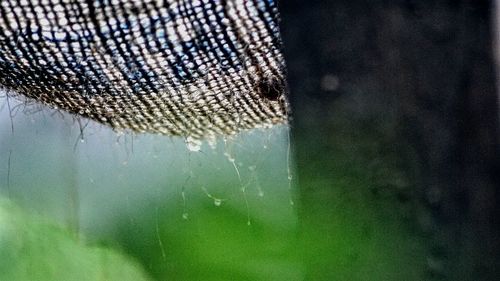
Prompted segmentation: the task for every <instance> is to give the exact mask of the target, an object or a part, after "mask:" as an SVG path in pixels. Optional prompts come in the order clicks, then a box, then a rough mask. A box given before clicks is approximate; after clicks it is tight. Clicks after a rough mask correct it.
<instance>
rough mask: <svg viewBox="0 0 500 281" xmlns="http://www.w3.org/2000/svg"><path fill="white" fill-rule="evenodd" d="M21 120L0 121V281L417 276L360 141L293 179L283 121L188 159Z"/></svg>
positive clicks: (410, 220) (408, 233) (401, 219)
mask: <svg viewBox="0 0 500 281" xmlns="http://www.w3.org/2000/svg"><path fill="white" fill-rule="evenodd" d="M3 114H5V113H3ZM22 116H24V115H20V116H18V117H16V118H15V119H14V121H15V122H14V125H15V130H14V131H13V132H12V131H11V127H10V123H9V122H4V123H2V124H0V125H1V126H0V148H1V149H0V159H2V160H3V163H0V167H1V169H0V190H1V194H2V199H1V203H0V259H1V260H2V262H1V263H0V280H13V281H18V280H26V281H28V280H179V281H191V280H192V281H194V280H208V281H210V280H214V281H215V280H237V281H247V280H248V281H258V280H259V281H260V280H264V281H267V280H273V281H274V280H276V281H281V280H283V281H295V280H297V281H299V280H314V281H331V280H339V281H344V280H345V281H358V280H359V281H362V280H369V281H372V280H375V281H376V280H380V281H390V280H405V281H412V280H415V281H419V280H427V277H428V276H427V275H425V270H426V267H427V265H428V263H429V261H428V260H427V259H426V256H427V255H426V253H427V252H426V251H427V249H426V247H424V240H423V239H424V238H425V237H424V236H423V235H422V233H420V232H419V231H417V230H416V229H415V226H414V214H413V213H412V212H413V210H414V209H415V208H413V207H414V206H413V205H412V204H413V203H412V201H411V200H408V199H406V200H404V201H405V203H404V204H403V203H401V202H400V201H401V200H397V197H398V196H399V197H401V196H400V195H397V194H394V193H392V192H390V190H394V188H385V187H386V186H393V187H394V186H396V188H395V189H396V190H397V189H398V188H399V187H404V186H405V183H404V177H402V176H401V175H400V174H398V173H397V169H394V167H393V166H394V165H395V164H394V161H393V159H392V158H378V160H377V161H378V162H377V163H368V162H366V161H365V159H367V158H371V157H358V156H360V155H363V154H366V153H368V154H370V153H374V151H378V150H380V149H381V148H383V147H384V144H376V143H374V142H372V141H371V139H370V137H373V136H370V134H371V133H370V134H367V136H366V137H364V136H362V135H358V136H356V137H353V138H352V139H346V138H345V136H344V137H342V138H339V140H340V139H342V140H344V141H346V142H345V143H342V142H339V140H331V141H334V142H337V143H336V146H337V147H338V150H337V151H336V152H335V155H332V156H331V161H330V162H329V163H314V162H311V165H310V168H311V170H309V171H305V174H302V173H301V174H297V173H296V172H295V171H294V162H293V153H292V152H293V151H292V152H290V147H289V145H290V144H289V135H288V132H289V128H288V127H286V126H281V127H280V126H278V127H275V128H271V129H266V130H256V131H253V132H248V133H244V134H241V135H239V136H236V137H232V138H227V139H218V140H217V144H216V145H215V146H214V144H213V143H212V144H210V143H207V142H204V144H203V145H202V148H201V150H200V151H198V152H196V151H189V150H188V149H187V147H186V144H185V143H184V140H183V139H180V138H173V139H170V138H166V137H162V136H133V135H130V134H116V133H115V132H112V131H109V130H108V129H107V128H103V127H98V126H97V127H95V128H92V127H88V128H87V129H86V131H84V137H83V140H82V137H81V135H80V130H79V128H78V126H76V127H75V125H74V124H73V123H72V119H64V118H63V119H62V120H63V121H61V122H59V121H57V120H60V119H59V118H54V117H51V116H50V115H43V116H44V117H43V118H33V119H30V118H25V117H22ZM2 118H3V117H2ZM0 120H7V121H9V118H8V117H7V118H3V119H0ZM58 122H59V123H58ZM33 128H39V129H37V130H33ZM366 131H367V132H369V130H366ZM305 139H306V138H305ZM33 142H34V143H35V145H33ZM354 147H355V148H357V149H358V150H359V151H354V150H353V148H354ZM312 157H314V156H312ZM396 165H397V164H396ZM332 167H333V168H332ZM322 168H323V169H326V168H328V169H332V170H331V178H329V179H327V180H328V182H329V183H331V182H333V183H334V184H328V185H326V186H325V184H324V183H323V182H321V181H318V179H317V178H316V177H315V176H314V173H315V169H316V170H318V171H319V170H320V169H322ZM308 175H310V177H308ZM298 176H300V177H301V178H297V177H298ZM289 178H292V183H291V182H290V180H289ZM297 183H300V185H297ZM374 190H377V192H374ZM398 194H399V193H398ZM404 196H407V195H404ZM408 197H409V198H411V195H408ZM292 203H293V204H292ZM436 266H439V264H438V265H436Z"/></svg>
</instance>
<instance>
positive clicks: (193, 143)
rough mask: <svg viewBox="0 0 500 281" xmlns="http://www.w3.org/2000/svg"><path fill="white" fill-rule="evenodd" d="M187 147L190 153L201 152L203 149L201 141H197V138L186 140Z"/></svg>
mask: <svg viewBox="0 0 500 281" xmlns="http://www.w3.org/2000/svg"><path fill="white" fill-rule="evenodd" d="M186 146H187V148H188V149H189V150H190V151H195V152H197V151H200V149H201V140H200V139H196V138H193V137H191V136H190V137H187V138H186Z"/></svg>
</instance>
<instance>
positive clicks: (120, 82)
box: [0, 0, 287, 137]
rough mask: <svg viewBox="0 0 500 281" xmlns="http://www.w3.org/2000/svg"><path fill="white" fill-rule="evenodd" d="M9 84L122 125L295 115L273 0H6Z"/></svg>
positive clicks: (1, 76) (184, 127)
mask: <svg viewBox="0 0 500 281" xmlns="http://www.w3.org/2000/svg"><path fill="white" fill-rule="evenodd" d="M0 13H1V16H0V84H1V85H2V86H3V87H4V88H6V89H7V90H10V92H14V93H17V94H22V95H23V96H25V97H28V98H30V99H35V100H38V101H41V102H43V103H45V104H48V105H51V106H53V107H56V108H60V109H63V110H66V111H69V112H71V113H74V114H77V115H79V116H84V117H88V118H91V119H94V120H97V121H98V122H101V123H105V124H108V125H110V126H112V127H114V128H116V129H131V130H133V131H137V132H153V133H161V134H167V135H182V136H192V137H203V136H207V135H211V134H232V133H235V132H238V131H240V130H242V129H249V128H255V127H259V126H269V125H272V124H276V123H282V122H285V121H286V109H287V102H286V98H285V95H284V88H285V87H284V82H283V81H284V71H283V69H284V63H283V58H282V54H281V41H280V38H279V32H278V12H277V8H276V3H275V1H273V0H229V1H224V0H198V1H197V0H194V1H190V0H169V1H165V0H163V1H162V0H1V1H0Z"/></svg>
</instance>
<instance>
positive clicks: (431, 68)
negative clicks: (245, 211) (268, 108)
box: [280, 0, 500, 280]
mask: <svg viewBox="0 0 500 281" xmlns="http://www.w3.org/2000/svg"><path fill="white" fill-rule="evenodd" d="M280 8H281V13H282V19H283V20H282V27H281V29H282V36H283V40H284V44H285V57H286V60H287V64H288V79H289V80H288V82H289V87H290V91H291V101H292V108H293V121H292V132H293V144H294V148H295V152H296V165H297V171H298V176H299V180H300V198H301V201H302V202H303V204H304V205H306V206H322V207H321V208H320V207H318V208H314V207H312V208H303V209H302V210H301V212H300V213H299V217H300V219H299V220H300V221H301V223H302V226H303V227H302V235H303V236H307V235H308V232H309V230H310V229H313V228H312V227H311V226H314V225H322V226H323V227H324V228H323V231H322V233H321V234H317V233H316V235H317V236H316V238H315V239H317V240H321V241H323V242H324V243H323V244H322V245H324V246H323V247H321V248H320V249H311V250H310V251H306V253H305V256H307V257H308V264H309V265H310V267H309V268H310V270H309V271H308V272H307V276H308V278H307V279H308V280H379V279H380V280H384V277H380V276H385V280H410V279H409V278H408V277H403V276H405V275H404V274H403V273H402V272H408V271H409V270H410V268H414V267H417V268H418V269H417V271H418V273H415V274H416V275H414V278H413V279H411V280H498V278H499V276H500V259H499V253H500V249H499V242H500V238H499V234H500V224H499V218H500V201H499V199H500V193H499V190H498V189H499V187H500V178H499V177H500V170H499V167H500V166H499V163H500V162H499V160H500V158H499V156H500V155H499V141H498V140H499V122H498V116H499V110H498V109H499V105H498V93H497V90H496V82H497V81H496V80H498V73H497V72H495V65H494V56H493V50H494V48H495V47H494V45H493V39H494V37H495V36H494V35H498V30H496V29H495V28H494V26H493V24H494V22H495V21H494V9H493V3H492V1H482V0H480V1H427V0H423V1H413V0H400V1H397V0H394V1H382V0H379V1H358V0H350V1H343V0H339V1H282V2H281V7H280ZM353 173H357V174H353ZM353 178H356V179H358V180H360V179H364V180H366V181H367V184H358V183H357V182H352V179H353ZM346 194H347V195H346ZM349 194H350V195H352V196H351V197H349V198H351V200H350V201H349V200H348V201H346V200H344V201H342V203H335V204H332V202H338V201H339V198H340V197H341V196H343V197H346V196H350V195H349ZM360 202H362V203H360ZM357 205H363V206H360V207H359V208H360V209H361V208H369V209H370V210H371V211H370V213H371V216H369V217H360V216H357V215H356V214H352V216H350V217H349V216H348V217H343V218H339V217H338V215H337V214H338V213H342V212H343V210H345V208H346V206H347V207H351V208H356V207H353V206H357ZM325 206H326V208H325ZM366 206H368V207H366ZM325 209H326V210H325ZM344 220H345V221H346V222H347V223H343V222H344ZM326 222H328V223H326ZM382 222H386V223H388V224H390V225H393V224H394V223H395V224H397V228H398V229H407V231H408V232H407V233H408V235H407V236H408V237H409V238H408V239H410V240H412V241H413V239H415V241H420V242H419V243H420V245H421V247H418V249H420V250H421V251H422V252H418V251H415V250H414V249H412V248H411V246H409V245H410V244H411V243H410V242H408V241H403V242H402V241H399V240H393V238H394V237H393V236H391V235H390V233H389V232H391V231H392V229H391V226H386V227H383V226H380V225H381V224H383V223H382ZM349 223H350V224H352V225H353V228H354V233H357V234H355V235H359V237H360V239H361V240H362V241H364V242H363V243H364V244H363V243H355V244H350V245H349V246H345V245H344V246H345V247H346V249H348V250H347V251H345V253H342V254H341V255H343V258H340V260H341V261H342V262H334V261H338V259H330V260H328V259H325V260H324V261H319V260H318V251H319V252H323V253H325V254H326V255H327V256H328V255H330V256H334V255H338V254H339V251H338V248H339V247H341V246H339V244H340V243H339V242H338V239H337V240H336V238H338V236H337V234H339V233H340V232H341V231H342V230H340V229H339V228H342V227H345V224H349ZM384 229H385V231H387V233H379V232H383V231H384ZM339 235H340V234H339ZM353 235H354V234H353ZM384 243H387V245H385V244H384ZM391 245H392V246H394V245H396V246H394V247H391ZM377 247H382V248H383V251H387V252H390V253H389V254H388V255H389V256H392V258H393V259H394V260H397V261H399V264H398V265H400V266H399V267H398V268H393V269H389V270H387V271H386V272H385V273H383V274H382V273H381V272H379V271H377V270H376V269H373V268H372V270H366V268H368V267H369V265H370V264H372V263H375V264H377V263H379V265H380V267H379V268H383V265H382V263H383V262H384V261H383V260H381V259H380V256H381V255H379V254H377V255H376V256H377V257H375V258H373V259H369V258H367V256H369V255H370V254H369V253H367V251H368V252H369V251H372V252H373V251H376V250H375V249H377ZM335 253H336V254H335ZM420 253H421V254H422V256H419V254H420ZM409 257H414V258H415V259H413V260H412V259H409ZM323 259H324V256H323ZM415 261H416V262H415ZM322 262H323V263H325V265H326V264H329V265H330V266H329V267H328V266H324V267H318V266H314V265H315V264H318V263H322ZM405 263H407V264H405ZM409 263H412V264H409ZM360 272H361V273H360ZM341 273H343V274H344V275H339V274H341ZM362 274H365V275H362Z"/></svg>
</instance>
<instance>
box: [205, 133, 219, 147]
mask: <svg viewBox="0 0 500 281" xmlns="http://www.w3.org/2000/svg"><path fill="white" fill-rule="evenodd" d="M207 142H208V145H209V146H210V148H211V149H216V148H217V137H216V136H215V135H208V136H207Z"/></svg>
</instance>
